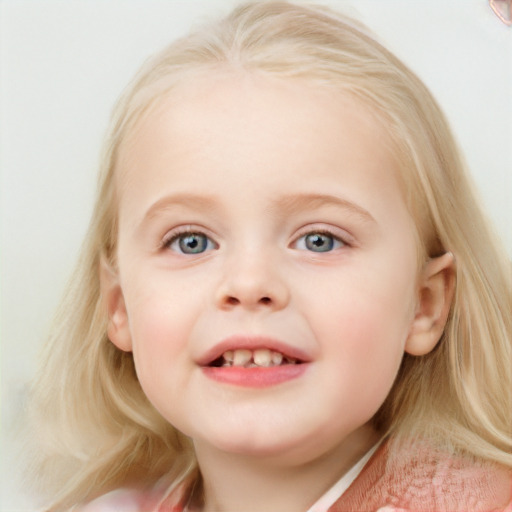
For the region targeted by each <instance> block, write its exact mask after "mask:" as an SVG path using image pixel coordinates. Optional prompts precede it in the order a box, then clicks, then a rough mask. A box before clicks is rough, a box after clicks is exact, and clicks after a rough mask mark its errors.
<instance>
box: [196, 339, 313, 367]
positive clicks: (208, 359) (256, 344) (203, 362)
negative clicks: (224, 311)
mask: <svg viewBox="0 0 512 512" xmlns="http://www.w3.org/2000/svg"><path fill="white" fill-rule="evenodd" d="M259 348H266V349H268V350H273V351H275V352H281V354H283V355H284V356H285V357H289V358H293V359H296V360H297V361H300V362H301V363H307V362H309V361H311V358H310V357H309V356H308V354H306V352H304V351H303V350H301V349H300V348H298V347H295V346H293V345H290V344H288V343H286V342H284V341H281V340H277V339H275V338H271V337H268V336H251V335H238V334H237V335H234V336H229V337H228V338H224V339H223V340H221V341H220V342H219V343H217V344H215V345H214V346H213V347H211V348H210V349H209V350H207V351H206V352H205V353H204V354H202V355H201V356H200V357H199V359H198V360H197V361H196V363H197V364H198V365H199V366H208V365H210V364H211V363H212V362H213V361H215V360H216V359H218V358H219V357H221V356H222V354H224V353H225V352H227V351H228V350H237V349H248V350H256V349H259Z"/></svg>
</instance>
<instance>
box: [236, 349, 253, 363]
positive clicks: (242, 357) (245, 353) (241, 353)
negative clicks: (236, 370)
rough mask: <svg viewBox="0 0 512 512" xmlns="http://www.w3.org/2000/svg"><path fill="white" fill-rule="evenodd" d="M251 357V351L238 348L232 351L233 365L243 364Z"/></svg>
mask: <svg viewBox="0 0 512 512" xmlns="http://www.w3.org/2000/svg"><path fill="white" fill-rule="evenodd" d="M251 359H252V351H250V350H247V349H245V348H240V349H238V350H234V351H233V366H245V365H246V364H247V363H249V362H250V361H251Z"/></svg>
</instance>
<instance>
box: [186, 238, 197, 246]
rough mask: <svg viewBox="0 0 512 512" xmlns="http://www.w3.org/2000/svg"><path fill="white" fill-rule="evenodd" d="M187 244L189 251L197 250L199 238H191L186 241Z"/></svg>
mask: <svg viewBox="0 0 512 512" xmlns="http://www.w3.org/2000/svg"><path fill="white" fill-rule="evenodd" d="M185 243H186V244H187V245H188V247H189V249H195V248H196V247H197V244H198V241H197V238H195V237H193V236H189V237H188V238H187V239H186V242H185Z"/></svg>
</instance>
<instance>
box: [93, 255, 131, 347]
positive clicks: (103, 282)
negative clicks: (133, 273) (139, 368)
mask: <svg viewBox="0 0 512 512" xmlns="http://www.w3.org/2000/svg"><path fill="white" fill-rule="evenodd" d="M100 288H101V297H102V299H103V305H104V307H105V308H106V309H107V314H108V328H107V334H108V337H109V339H110V341H111V342H112V343H113V344H114V345H115V346H116V347H117V348H119V349H121V350H123V351H125V352H131V350H132V338H131V334H130V326H129V323H128V313H127V312H126V306H125V303H124V296H123V291H122V289H121V284H120V283H119V276H118V273H117V272H116V271H114V270H113V269H112V268H111V266H110V265H109V264H108V263H107V262H106V261H105V259H104V258H102V259H101V262H100Z"/></svg>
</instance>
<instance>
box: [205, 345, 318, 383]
mask: <svg viewBox="0 0 512 512" xmlns="http://www.w3.org/2000/svg"><path fill="white" fill-rule="evenodd" d="M197 362H198V363H199V366H201V370H202V371H203V374H204V375H206V376H207V377H208V378H209V379H212V380H214V381H216V382H220V383H223V384H229V385H233V386H241V387H251V388H262V387H268V386H274V385H277V384H281V383H284V382H287V381H290V380H293V379H295V378H297V377H299V376H301V375H302V374H303V373H304V372H305V371H306V369H307V368H308V367H309V366H310V365H309V364H307V363H309V362H311V360H310V358H309V357H308V355H307V354H306V353H304V352H303V351H301V350H300V349H298V348H296V347H293V346H291V345H289V344H287V343H283V342H280V341H278V340H275V339H272V338H264V337H251V336H234V337H230V338H227V339H225V340H223V341H222V342H220V343H219V344H217V345H215V346H214V347H213V348H212V349H211V350H210V351H208V352H207V353H206V354H204V355H203V357H202V358H201V360H200V361H197Z"/></svg>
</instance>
